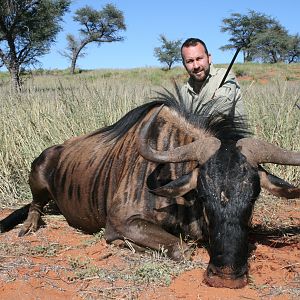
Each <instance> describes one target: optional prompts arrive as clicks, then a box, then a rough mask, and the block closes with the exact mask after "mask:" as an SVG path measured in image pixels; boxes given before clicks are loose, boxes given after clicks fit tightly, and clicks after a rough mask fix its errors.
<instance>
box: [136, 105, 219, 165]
mask: <svg viewBox="0 0 300 300" xmlns="http://www.w3.org/2000/svg"><path fill="white" fill-rule="evenodd" d="M162 108H163V105H162V106H160V107H159V108H158V109H157V111H156V112H155V113H153V115H152V116H151V117H150V119H149V120H148V121H147V122H146V124H145V125H144V126H142V127H141V130H140V134H139V138H138V143H137V147H138V151H139V153H140V154H141V155H142V156H143V157H144V158H145V159H147V160H150V161H154V162H158V163H164V162H184V161H191V160H197V161H199V162H200V164H202V163H204V162H206V161H207V160H208V159H209V158H210V157H211V156H212V155H213V154H214V153H215V152H216V151H217V150H218V149H219V148H220V145H221V142H220V140H219V139H217V138H215V137H203V138H201V139H199V140H196V141H194V142H192V143H190V144H187V145H183V146H180V147H177V148H174V149H168V150H166V151H158V150H155V149H153V148H152V147H150V145H149V143H148V140H149V130H150V128H151V126H152V124H153V122H154V120H155V119H156V117H157V115H158V114H159V112H160V111H161V109H162Z"/></svg>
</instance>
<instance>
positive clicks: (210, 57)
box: [208, 53, 212, 64]
mask: <svg viewBox="0 0 300 300" xmlns="http://www.w3.org/2000/svg"><path fill="white" fill-rule="evenodd" d="M208 62H209V64H211V62H212V56H211V54H210V53H208Z"/></svg>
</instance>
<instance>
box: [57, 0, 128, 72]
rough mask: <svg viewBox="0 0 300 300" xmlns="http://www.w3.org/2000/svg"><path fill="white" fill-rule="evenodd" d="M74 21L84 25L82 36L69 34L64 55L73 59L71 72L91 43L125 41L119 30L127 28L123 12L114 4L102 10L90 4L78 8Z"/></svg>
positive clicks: (81, 31)
mask: <svg viewBox="0 0 300 300" xmlns="http://www.w3.org/2000/svg"><path fill="white" fill-rule="evenodd" d="M73 19H74V21H76V22H78V23H79V24H80V25H81V26H82V27H81V29H80V36H79V38H76V37H75V36H74V35H72V34H68V35H67V42H68V46H67V49H66V51H64V52H61V54H62V55H64V56H65V57H67V58H69V59H70V61H71V73H72V74H74V73H75V67H76V62H77V59H78V57H83V56H84V55H85V54H84V53H83V52H82V50H83V49H84V48H85V47H86V46H87V45H88V44H90V43H96V44H97V45H98V46H100V45H101V43H107V42H119V41H123V40H124V37H122V36H119V35H118V32H119V31H121V30H126V25H125V23H124V16H123V12H121V11H120V10H118V9H117V8H116V7H115V6H114V5H113V4H107V5H105V6H104V7H103V9H102V10H95V9H93V8H91V7H90V6H85V7H83V8H80V9H78V10H76V12H75V16H74V18H73Z"/></svg>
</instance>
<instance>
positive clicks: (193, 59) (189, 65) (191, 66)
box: [181, 44, 211, 82]
mask: <svg viewBox="0 0 300 300" xmlns="http://www.w3.org/2000/svg"><path fill="white" fill-rule="evenodd" d="M181 54H182V58H183V65H184V66H185V68H186V70H187V72H188V73H189V75H190V76H191V77H192V78H194V79H195V80H196V81H198V82H203V81H204V80H205V79H206V77H207V76H208V74H209V69H210V64H211V55H210V54H208V55H207V54H206V53H205V49H204V47H203V46H202V45H201V44H197V45H196V46H190V47H183V48H182V53H181Z"/></svg>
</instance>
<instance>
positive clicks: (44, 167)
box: [19, 146, 61, 236]
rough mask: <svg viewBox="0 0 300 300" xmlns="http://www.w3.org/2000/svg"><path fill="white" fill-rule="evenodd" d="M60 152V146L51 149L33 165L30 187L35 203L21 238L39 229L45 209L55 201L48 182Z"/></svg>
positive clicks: (20, 234)
mask: <svg viewBox="0 0 300 300" xmlns="http://www.w3.org/2000/svg"><path fill="white" fill-rule="evenodd" d="M60 152H61V147H60V146H53V147H50V148H48V149H46V150H45V151H43V152H42V154H41V155H40V156H39V157H38V158H36V159H35V161H34V162H33V163H32V166H31V173H30V176H29V185H30V188H31V193H32V197H33V201H32V202H31V204H30V208H29V213H28V217H27V219H26V221H25V222H24V224H23V226H22V229H21V231H20V232H19V236H23V235H25V234H26V233H27V232H30V231H36V230H37V229H38V226H39V222H40V217H41V214H42V211H43V208H44V206H45V205H46V204H47V203H48V202H49V200H50V199H51V198H52V199H53V197H52V196H51V192H50V186H49V182H48V181H49V178H50V177H49V174H51V173H52V172H53V169H54V168H55V166H56V164H57V161H58V158H59V154H60Z"/></svg>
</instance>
